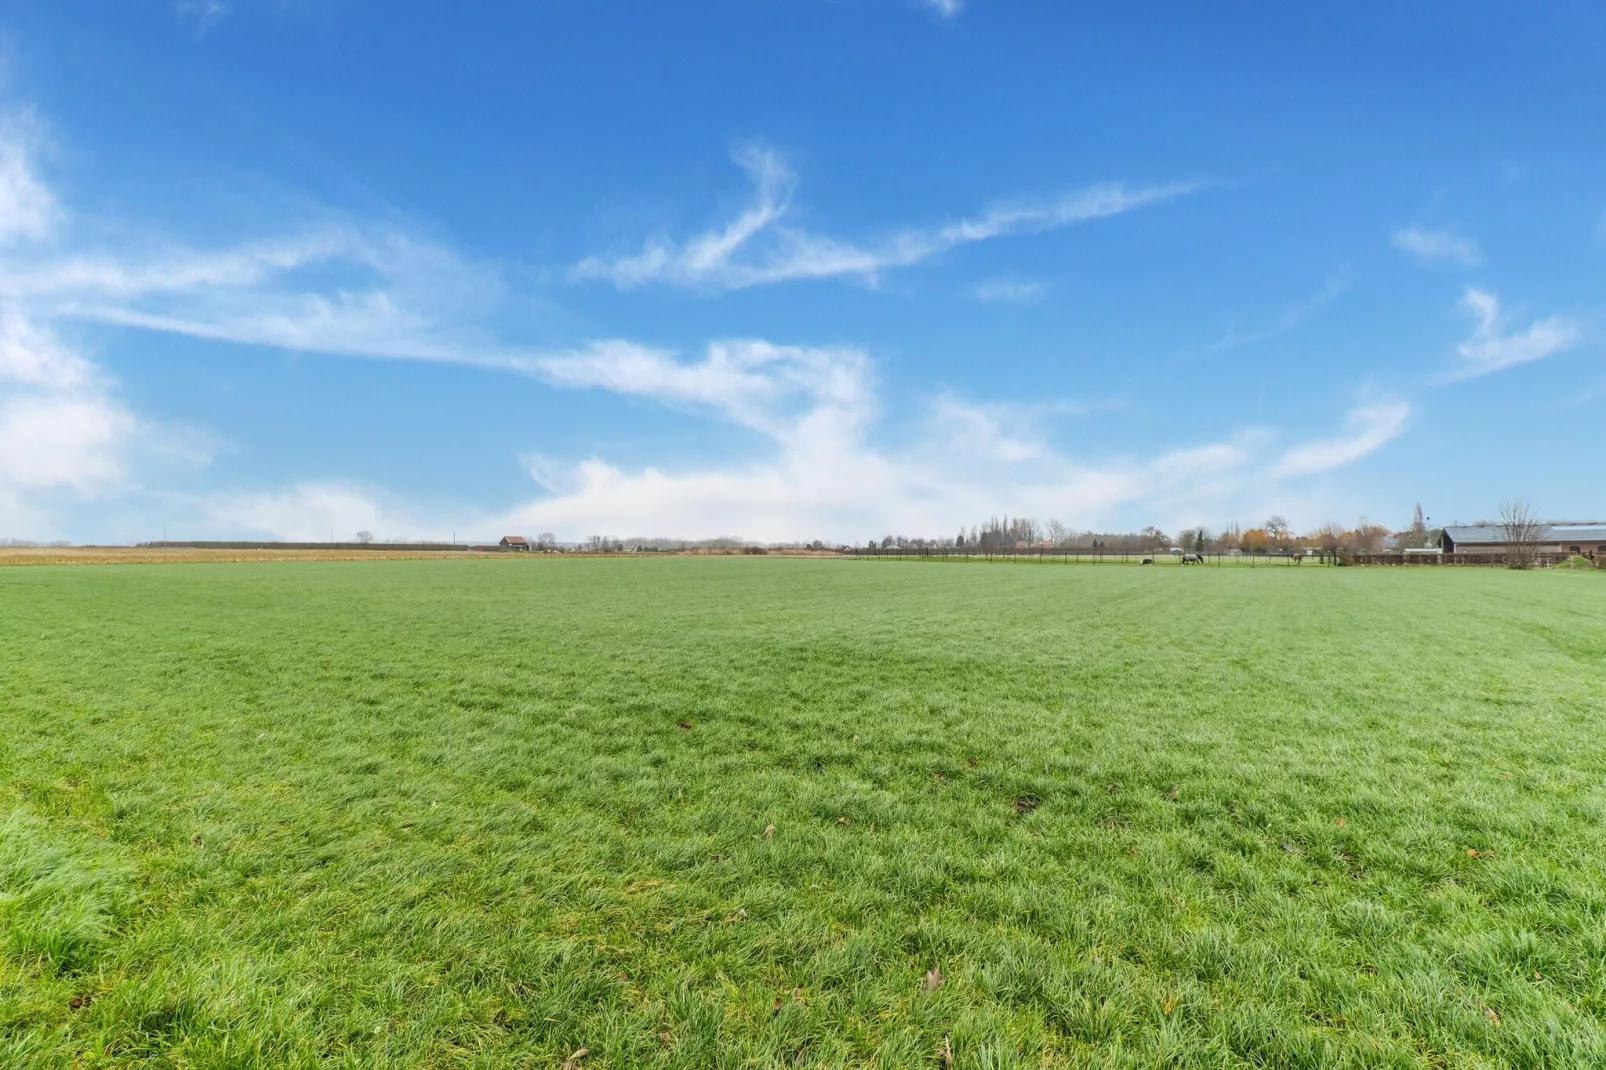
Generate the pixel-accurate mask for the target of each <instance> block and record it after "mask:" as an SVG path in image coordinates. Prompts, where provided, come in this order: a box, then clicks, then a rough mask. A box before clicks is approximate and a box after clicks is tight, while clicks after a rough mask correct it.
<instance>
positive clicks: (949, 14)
mask: <svg viewBox="0 0 1606 1070" xmlns="http://www.w3.org/2000/svg"><path fill="white" fill-rule="evenodd" d="M920 2H921V3H922V4H923V5H924V6H925V7H927V8H930V9H931V10H932V11H934V12H936V13H937V14H938V15H939V16H940V17H942V18H945V19H951V18H953V17H955V16H956V15H958V14H959V13H960V12H961V11H963V10H965V0H920Z"/></svg>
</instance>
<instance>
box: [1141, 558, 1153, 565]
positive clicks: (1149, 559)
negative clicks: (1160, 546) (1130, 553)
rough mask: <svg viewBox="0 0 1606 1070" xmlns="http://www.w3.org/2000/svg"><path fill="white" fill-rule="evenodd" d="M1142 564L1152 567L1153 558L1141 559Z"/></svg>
mask: <svg viewBox="0 0 1606 1070" xmlns="http://www.w3.org/2000/svg"><path fill="white" fill-rule="evenodd" d="M1142 563H1143V564H1145V565H1152V564H1154V558H1152V557H1145V558H1144V559H1143V561H1142Z"/></svg>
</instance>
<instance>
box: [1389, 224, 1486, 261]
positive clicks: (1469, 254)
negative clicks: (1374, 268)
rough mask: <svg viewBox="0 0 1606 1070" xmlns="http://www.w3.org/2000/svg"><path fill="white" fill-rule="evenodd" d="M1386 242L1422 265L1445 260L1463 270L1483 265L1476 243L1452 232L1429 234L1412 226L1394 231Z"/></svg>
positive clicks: (1427, 230) (1435, 231)
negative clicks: (1461, 265) (1463, 268)
mask: <svg viewBox="0 0 1606 1070" xmlns="http://www.w3.org/2000/svg"><path fill="white" fill-rule="evenodd" d="M1389 241H1390V243H1391V244H1393V246H1394V248H1396V249H1398V250H1400V251H1401V252H1402V253H1407V254H1409V255H1411V256H1413V257H1415V258H1416V259H1417V260H1418V261H1420V262H1422V263H1428V262H1431V261H1436V260H1449V261H1453V262H1455V263H1458V264H1464V265H1465V266H1467V267H1477V266H1478V265H1479V264H1481V263H1483V250H1482V249H1480V248H1478V243H1477V242H1475V241H1473V240H1472V239H1471V238H1467V237H1463V236H1462V235H1460V234H1457V233H1456V232H1455V231H1453V230H1443V229H1441V230H1432V229H1429V228H1427V227H1422V226H1418V225H1417V224H1415V223H1413V224H1411V225H1410V226H1408V227H1401V228H1400V229H1399V230H1396V231H1395V232H1394V233H1393V234H1392V235H1390V236H1389Z"/></svg>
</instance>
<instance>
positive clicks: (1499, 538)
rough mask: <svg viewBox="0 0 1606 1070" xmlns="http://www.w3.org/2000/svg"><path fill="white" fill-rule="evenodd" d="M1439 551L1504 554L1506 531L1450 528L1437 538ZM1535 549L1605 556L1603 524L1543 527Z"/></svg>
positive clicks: (1480, 527)
mask: <svg viewBox="0 0 1606 1070" xmlns="http://www.w3.org/2000/svg"><path fill="white" fill-rule="evenodd" d="M1439 548H1440V549H1441V550H1443V551H1444V552H1445V553H1447V554H1502V553H1505V552H1506V532H1505V528H1503V527H1501V526H1500V525H1499V524H1466V525H1452V526H1450V527H1447V528H1445V529H1444V533H1443V534H1442V535H1440V536H1439ZM1534 549H1535V550H1536V551H1537V552H1539V553H1542V554H1583V555H1584V556H1586V557H1597V556H1601V555H1606V524H1546V525H1545V528H1544V532H1543V534H1542V535H1541V536H1540V539H1539V545H1537V546H1536V547H1535V548H1534Z"/></svg>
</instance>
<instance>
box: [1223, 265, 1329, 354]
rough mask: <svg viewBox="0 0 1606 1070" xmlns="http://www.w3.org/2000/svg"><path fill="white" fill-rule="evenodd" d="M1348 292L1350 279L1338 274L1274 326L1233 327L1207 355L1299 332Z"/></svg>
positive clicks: (1272, 324)
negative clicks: (1323, 309) (1313, 317)
mask: <svg viewBox="0 0 1606 1070" xmlns="http://www.w3.org/2000/svg"><path fill="white" fill-rule="evenodd" d="M1348 288H1349V279H1348V277H1347V276H1346V275H1345V274H1343V273H1340V274H1336V275H1334V276H1332V277H1331V278H1329V279H1328V280H1327V281H1326V282H1325V283H1323V284H1322V288H1321V289H1320V290H1318V291H1316V292H1315V293H1314V294H1312V295H1311V296H1310V297H1307V298H1306V299H1305V300H1303V301H1300V302H1299V303H1298V304H1295V305H1291V306H1290V307H1288V308H1286V309H1284V310H1283V311H1282V313H1281V314H1280V315H1279V316H1278V317H1277V318H1276V319H1274V320H1272V321H1271V322H1270V323H1266V324H1263V325H1262V326H1259V327H1251V328H1247V329H1244V330H1239V329H1238V328H1237V327H1229V328H1228V329H1227V333H1226V334H1223V335H1222V336H1221V338H1220V339H1218V340H1217V341H1216V342H1215V343H1214V344H1212V345H1211V346H1210V347H1209V348H1207V349H1206V350H1205V352H1206V353H1224V352H1226V351H1228V350H1231V349H1238V348H1240V347H1242V346H1248V345H1254V344H1255V343H1257V342H1266V341H1270V340H1271V339H1273V338H1276V337H1278V336H1279V335H1284V334H1287V333H1288V332H1289V331H1292V330H1295V329H1297V328H1298V327H1299V326H1300V325H1301V324H1303V323H1304V322H1305V321H1306V320H1307V319H1309V318H1310V317H1311V315H1312V314H1314V313H1316V312H1317V311H1319V310H1321V309H1322V308H1324V307H1326V306H1327V305H1330V304H1332V303H1333V302H1334V301H1336V300H1337V299H1338V298H1339V297H1340V296H1342V295H1343V293H1344V291H1345V290H1347V289H1348Z"/></svg>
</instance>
